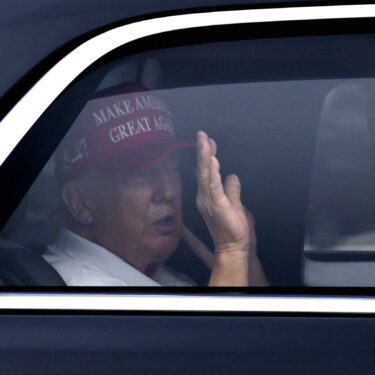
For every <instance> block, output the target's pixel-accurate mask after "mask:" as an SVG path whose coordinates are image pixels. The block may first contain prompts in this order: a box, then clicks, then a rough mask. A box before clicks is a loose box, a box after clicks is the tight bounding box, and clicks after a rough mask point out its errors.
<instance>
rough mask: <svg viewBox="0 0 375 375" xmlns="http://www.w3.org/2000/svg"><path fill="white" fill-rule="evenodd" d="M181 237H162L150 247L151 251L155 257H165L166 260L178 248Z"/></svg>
mask: <svg viewBox="0 0 375 375" xmlns="http://www.w3.org/2000/svg"><path fill="white" fill-rule="evenodd" d="M178 242H179V238H176V237H172V238H162V239H160V240H159V241H157V243H156V242H154V243H153V244H152V245H153V246H152V247H151V248H150V252H151V253H152V255H153V256H155V257H160V258H164V261H166V260H167V259H168V258H169V257H170V256H171V255H172V254H173V253H174V252H175V251H176V249H177V246H178Z"/></svg>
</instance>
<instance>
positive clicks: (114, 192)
mask: <svg viewBox="0 0 375 375" xmlns="http://www.w3.org/2000/svg"><path fill="white" fill-rule="evenodd" d="M100 176H101V177H100V178H99V180H98V183H97V184H96V186H93V187H92V193H91V195H92V200H93V207H94V209H93V229H94V234H95V238H94V241H95V242H97V243H98V244H100V245H102V246H103V247H105V248H106V249H108V250H110V251H112V252H113V253H115V254H116V255H118V256H120V257H121V258H122V259H124V260H126V261H127V262H129V263H130V264H132V265H133V266H135V267H136V268H138V269H139V270H141V271H142V272H145V273H147V270H148V269H149V267H150V265H152V264H159V265H160V264H162V263H163V262H164V261H165V260H166V259H167V258H168V257H169V256H170V255H171V254H172V253H173V251H174V250H175V249H176V248H177V245H178V242H179V240H180V234H181V226H182V207H181V206H182V205H181V179H180V169H179V162H178V159H177V156H176V153H172V154H169V155H167V156H165V157H164V158H162V159H161V160H160V161H158V162H157V163H156V164H154V165H153V166H152V167H151V168H149V169H147V170H146V171H144V172H142V173H139V174H136V175H128V176H124V175H119V174H111V173H108V172H100Z"/></svg>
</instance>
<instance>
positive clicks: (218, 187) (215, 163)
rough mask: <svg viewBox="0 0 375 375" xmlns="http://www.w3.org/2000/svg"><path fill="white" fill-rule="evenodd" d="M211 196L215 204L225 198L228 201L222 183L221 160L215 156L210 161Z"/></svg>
mask: <svg viewBox="0 0 375 375" xmlns="http://www.w3.org/2000/svg"><path fill="white" fill-rule="evenodd" d="M210 194H211V199H212V201H213V203H214V204H215V203H216V204H217V203H218V202H219V201H220V200H222V199H223V198H225V199H226V197H225V194H224V189H223V184H222V182H221V176H220V164H219V160H217V159H216V157H215V156H211V159H210Z"/></svg>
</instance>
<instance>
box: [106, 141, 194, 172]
mask: <svg viewBox="0 0 375 375" xmlns="http://www.w3.org/2000/svg"><path fill="white" fill-rule="evenodd" d="M195 146H196V143H191V142H184V143H176V144H172V145H170V144H169V145H163V144H160V143H150V144H147V145H142V147H139V148H134V149H132V150H128V151H127V152H124V153H123V154H120V155H119V156H117V157H116V158H115V159H112V160H109V161H106V162H105V163H103V164H102V165H101V167H102V168H104V169H106V170H110V171H112V172H114V173H121V174H136V173H140V172H143V171H145V170H146V169H148V168H150V167H151V166H152V165H154V164H155V163H157V162H158V161H159V160H160V159H162V158H163V157H165V156H166V155H168V154H170V153H171V152H173V151H176V150H180V149H183V148H188V147H195Z"/></svg>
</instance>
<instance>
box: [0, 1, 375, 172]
mask: <svg viewBox="0 0 375 375" xmlns="http://www.w3.org/2000/svg"><path fill="white" fill-rule="evenodd" d="M374 16H375V5H325V6H311V7H289V8H271V9H252V10H234V11H217V12H209V13H193V14H183V15H176V16H166V17H159V18H154V19H149V20H144V21H138V22H134V23H130V24H127V25H124V26H120V27H116V28H114V29H112V30H109V31H107V32H104V33H102V34H100V35H98V36H96V37H94V38H92V39H90V40H88V41H86V42H85V43H83V44H81V45H80V46H79V47H77V48H76V49H74V50H73V51H72V52H70V53H69V54H68V55H66V56H65V57H64V58H63V59H62V60H60V61H59V62H58V63H57V64H56V65H55V66H54V67H53V68H51V69H50V70H49V71H48V72H47V73H46V74H45V75H44V76H43V77H42V78H41V79H40V80H39V81H38V82H37V83H36V84H35V85H34V86H33V87H32V88H31V89H30V90H29V91H28V92H27V93H26V94H25V95H24V97H23V98H22V99H21V100H20V101H19V102H18V103H17V104H16V105H15V106H14V107H13V108H12V110H11V111H10V112H9V113H8V114H7V115H6V116H5V117H4V119H3V120H2V121H1V123H0V166H1V165H2V164H3V162H4V161H5V160H6V158H7V157H8V156H9V154H10V153H11V152H12V150H13V149H14V148H15V147H16V145H17V144H18V143H19V142H20V140H21V139H22V138H23V137H24V135H25V134H26V133H27V131H28V130H29V129H30V128H31V127H32V125H33V124H34V123H35V121H36V120H37V119H38V118H39V117H40V116H41V115H42V113H43V112H44V111H45V110H46V109H47V108H48V106H49V105H50V104H51V103H52V102H53V101H54V100H55V99H56V98H57V96H58V95H59V94H60V93H61V92H62V91H63V90H64V89H65V88H66V87H67V86H68V85H69V84H70V83H71V82H72V81H73V80H74V79H75V78H76V77H77V76H78V75H79V74H80V73H81V72H82V71H84V70H85V69H86V68H87V67H89V66H90V65H91V64H92V63H94V62H95V61H96V60H98V59H99V58H100V57H102V56H103V55H105V54H106V53H108V52H110V51H111V50H113V49H115V48H117V47H119V46H121V45H124V44H126V43H129V42H132V41H135V40H137V39H140V38H143V37H146V36H150V35H155V34H158V33H162V32H168V31H176V30H183V29H189V28H195V27H204V26H217V25H229V24H243V23H261V22H275V21H301V20H322V19H342V18H360V17H361V18H362V17H366V18H369V17H374Z"/></svg>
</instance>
